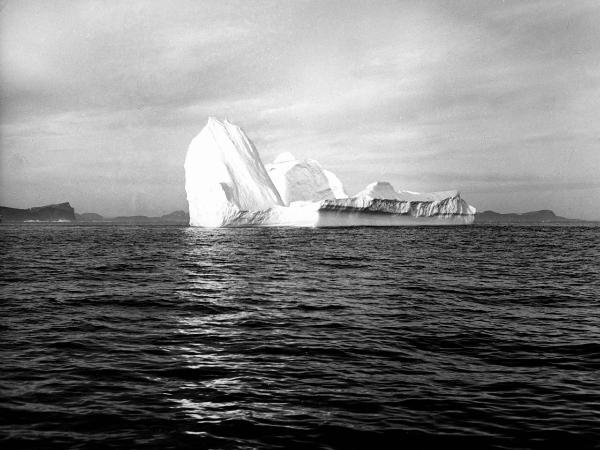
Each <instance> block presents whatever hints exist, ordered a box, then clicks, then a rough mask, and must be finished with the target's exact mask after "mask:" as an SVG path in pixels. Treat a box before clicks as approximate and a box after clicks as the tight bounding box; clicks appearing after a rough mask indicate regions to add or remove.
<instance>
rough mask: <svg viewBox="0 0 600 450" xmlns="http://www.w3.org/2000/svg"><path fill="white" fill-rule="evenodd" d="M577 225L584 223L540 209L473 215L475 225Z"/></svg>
mask: <svg viewBox="0 0 600 450" xmlns="http://www.w3.org/2000/svg"><path fill="white" fill-rule="evenodd" d="M567 222H569V223H577V222H586V221H585V220H579V219H567V218H566V217H561V216H557V215H556V214H554V211H550V210H549V209H542V210H540V211H531V212H526V213H523V214H516V213H509V214H501V213H497V212H495V211H484V212H481V213H479V212H478V213H476V214H475V223H567Z"/></svg>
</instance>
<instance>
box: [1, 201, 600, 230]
mask: <svg viewBox="0 0 600 450" xmlns="http://www.w3.org/2000/svg"><path fill="white" fill-rule="evenodd" d="M0 220H1V221H2V222H81V223H98V224H101V223H112V224H115V223H116V224H157V225H160V224H169V225H188V224H189V221H190V216H189V214H188V213H187V212H185V211H174V212H172V213H170V214H165V215H162V216H160V217H149V216H118V217H109V218H107V217H103V216H101V215H100V214H96V213H83V214H77V213H76V212H75V209H74V208H73V207H72V206H71V205H70V204H69V203H68V202H65V203H57V204H53V205H45V206H38V207H34V208H28V209H18V208H9V207H6V206H0ZM474 223H475V224H482V225H484V224H489V225H491V224H566V223H570V224H578V223H582V224H583V223H596V222H595V221H589V220H581V219H568V218H566V217H561V216H557V215H556V214H554V212H553V211H551V210H549V209H543V210H540V211H531V212H526V213H522V214H517V213H507V214H503V213H497V212H495V211H484V212H478V213H476V214H475V222H474Z"/></svg>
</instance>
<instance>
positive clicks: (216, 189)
mask: <svg viewBox="0 0 600 450" xmlns="http://www.w3.org/2000/svg"><path fill="white" fill-rule="evenodd" d="M184 168H185V190H186V193H187V199H188V203H189V210H190V225H192V226H205V227H220V226H226V225H228V224H229V223H230V222H232V220H233V219H234V218H235V217H236V216H238V215H239V213H240V212H241V211H261V210H266V209H269V208H271V207H273V206H276V205H282V204H283V203H282V201H281V197H280V196H279V193H278V192H277V189H276V188H275V186H274V185H273V183H272V181H271V178H269V175H268V174H267V171H266V170H265V167H264V165H263V163H262V161H261V159H260V156H259V154H258V152H257V151H256V148H255V147H254V145H253V144H252V142H251V141H250V139H248V137H247V136H246V134H245V133H244V131H243V130H242V129H240V128H239V127H237V126H235V125H233V124H231V123H229V122H227V121H223V122H221V121H219V120H217V119H215V118H214V117H211V118H209V119H208V123H207V124H206V126H205V127H204V128H203V129H202V131H201V132H200V133H199V134H198V135H197V136H196V137H195V138H194V139H193V140H192V142H191V143H190V146H189V148H188V151H187V155H186V158H185V164H184Z"/></svg>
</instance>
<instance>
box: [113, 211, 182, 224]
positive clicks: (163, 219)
mask: <svg viewBox="0 0 600 450" xmlns="http://www.w3.org/2000/svg"><path fill="white" fill-rule="evenodd" d="M104 221H105V222H111V223H127V224H138V223H139V224H172V225H188V224H189V223H190V216H189V214H188V213H186V212H185V211H174V212H172V213H170V214H165V215H163V216H160V217H148V216H118V217H113V218H108V219H104Z"/></svg>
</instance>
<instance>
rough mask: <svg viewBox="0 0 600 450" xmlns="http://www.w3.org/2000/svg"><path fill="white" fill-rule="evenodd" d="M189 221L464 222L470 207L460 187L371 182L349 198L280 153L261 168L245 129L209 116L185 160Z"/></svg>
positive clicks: (311, 166) (336, 183) (305, 164)
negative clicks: (424, 190)
mask: <svg viewBox="0 0 600 450" xmlns="http://www.w3.org/2000/svg"><path fill="white" fill-rule="evenodd" d="M185 190H186V192H187V199H188V203H189V210H190V225H192V226H200V227H236V226H299V227H325V226H333V227H335V226H364V225H370V226H399V225H465V224H470V223H473V220H474V218H475V208H474V207H473V206H470V205H468V204H467V203H466V202H465V201H464V200H463V199H461V198H460V194H459V192H458V191H445V192H434V193H429V194H420V193H416V192H410V191H396V190H395V189H394V187H393V186H392V185H391V184H390V183H387V182H381V181H379V182H375V183H372V184H370V185H368V186H367V187H366V188H365V189H364V190H363V191H361V192H359V193H358V194H356V195H355V196H353V197H348V195H347V194H346V191H345V190H344V186H343V184H342V182H341V181H340V180H339V179H338V177H336V176H335V175H334V174H333V173H332V172H330V171H328V170H326V169H324V168H323V167H322V166H321V165H320V164H319V163H318V162H317V161H314V160H310V159H309V160H297V159H296V158H295V157H294V156H293V155H291V154H290V153H283V154H282V155H280V156H279V157H277V158H276V159H275V161H274V162H273V163H272V164H267V166H265V165H264V164H263V163H262V161H261V159H260V155H259V154H258V151H257V150H256V147H254V144H253V143H252V142H251V141H250V139H248V136H246V133H244V131H243V130H242V129H241V128H239V127H238V126H236V125H233V124H231V123H230V122H228V121H226V120H225V121H223V122H221V121H219V120H217V119H215V118H213V117H211V118H209V119H208V123H207V124H206V126H205V127H204V128H203V129H202V131H201V132H200V134H198V135H197V136H196V137H195V138H194V139H193V140H192V142H191V143H190V146H189V148H188V151H187V155H186V158H185Z"/></svg>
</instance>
